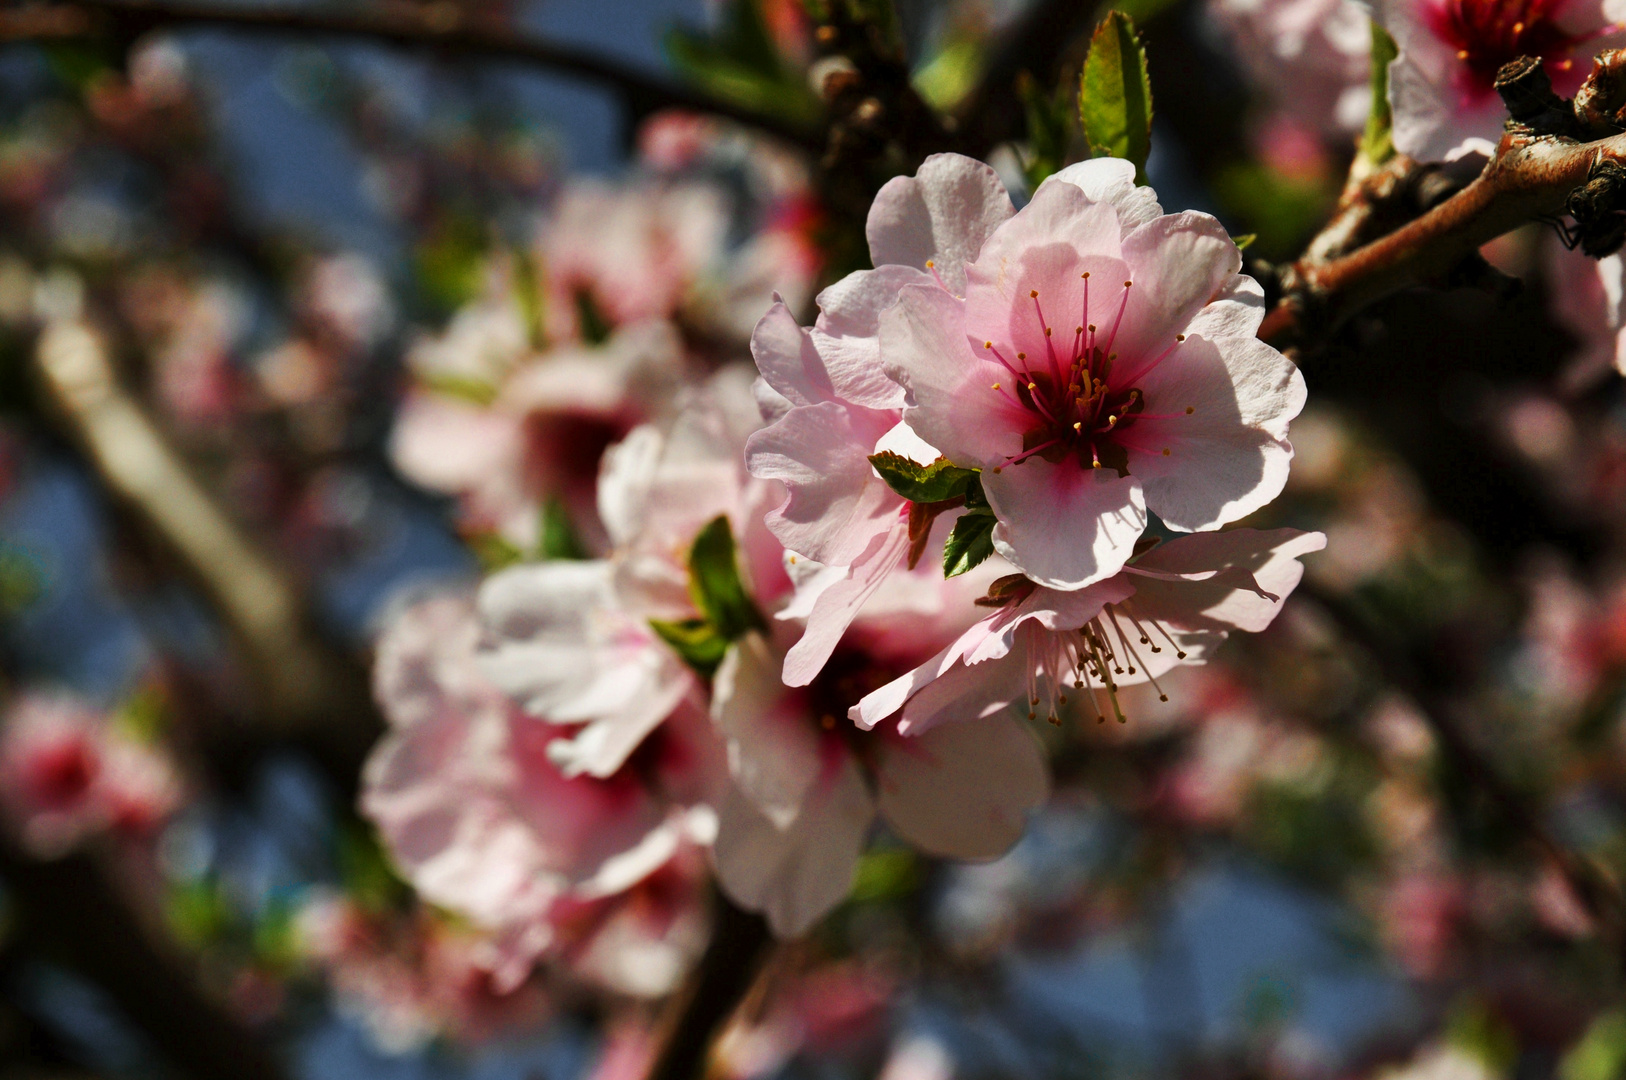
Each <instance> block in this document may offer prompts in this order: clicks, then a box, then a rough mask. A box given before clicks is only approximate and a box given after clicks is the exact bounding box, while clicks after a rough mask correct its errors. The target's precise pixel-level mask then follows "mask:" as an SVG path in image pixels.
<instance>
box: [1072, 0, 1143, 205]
mask: <svg viewBox="0 0 1626 1080" xmlns="http://www.w3.org/2000/svg"><path fill="white" fill-rule="evenodd" d="M1078 113H1079V117H1080V119H1082V120H1083V122H1084V136H1085V138H1087V139H1088V140H1089V143H1090V149H1091V150H1092V151H1093V152H1094V153H1095V155H1096V156H1097V157H1115V158H1124V159H1125V160H1127V161H1132V162H1134V164H1135V177H1136V179H1137V180H1138V181H1139V182H1140V183H1145V182H1146V179H1145V173H1146V155H1147V154H1148V153H1150V152H1151V149H1152V82H1151V79H1150V78H1149V77H1148V76H1147V73H1146V50H1145V49H1144V48H1143V47H1142V46H1141V43H1140V37H1139V35H1137V34H1136V33H1135V23H1134V21H1133V20H1131V19H1130V18H1129V16H1128V15H1125V14H1124V13H1123V12H1121V11H1111V12H1108V13H1107V17H1106V18H1105V19H1102V20H1101V25H1100V26H1097V27H1096V28H1095V36H1094V37H1092V38H1091V39H1090V55H1089V58H1088V59H1087V60H1085V62H1084V78H1083V80H1082V92H1081V93H1080V94H1079V100H1078Z"/></svg>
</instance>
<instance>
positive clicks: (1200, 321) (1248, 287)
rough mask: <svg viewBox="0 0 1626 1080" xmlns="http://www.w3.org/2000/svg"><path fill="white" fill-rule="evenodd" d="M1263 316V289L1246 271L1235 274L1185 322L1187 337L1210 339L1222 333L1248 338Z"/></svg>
mask: <svg viewBox="0 0 1626 1080" xmlns="http://www.w3.org/2000/svg"><path fill="white" fill-rule="evenodd" d="M1264 320H1265V290H1264V288H1263V287H1262V286H1260V284H1259V283H1258V282H1257V281H1255V280H1253V278H1251V277H1249V276H1248V275H1246V274H1235V275H1233V276H1232V278H1231V280H1230V281H1227V282H1226V283H1225V285H1224V287H1222V288H1221V289H1220V291H1219V293H1218V294H1216V295H1215V297H1214V299H1213V300H1211V301H1209V303H1208V306H1207V307H1205V308H1203V309H1202V310H1201V311H1199V312H1198V313H1197V315H1196V317H1195V318H1193V319H1192V320H1191V322H1189V323H1187V324H1186V330H1185V333H1186V336H1187V337H1202V338H1207V339H1208V340H1210V341H1214V340H1216V339H1218V338H1224V337H1243V338H1251V337H1253V336H1254V335H1255V334H1257V333H1258V332H1259V324H1260V323H1262V322H1264Z"/></svg>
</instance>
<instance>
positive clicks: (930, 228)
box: [864, 154, 1015, 292]
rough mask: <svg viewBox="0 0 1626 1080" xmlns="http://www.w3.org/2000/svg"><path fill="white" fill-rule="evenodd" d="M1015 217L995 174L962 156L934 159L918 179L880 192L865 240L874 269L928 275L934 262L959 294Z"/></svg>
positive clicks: (895, 182) (901, 179)
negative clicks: (969, 269) (895, 267)
mask: <svg viewBox="0 0 1626 1080" xmlns="http://www.w3.org/2000/svg"><path fill="white" fill-rule="evenodd" d="M1013 213H1015V208H1014V207H1013V206H1012V205H1011V197H1010V195H1009V194H1007V193H1006V191H1005V185H1004V184H1003V183H1001V182H1000V179H999V174H998V173H996V172H995V171H994V170H993V169H991V168H990V167H988V166H987V165H984V164H983V163H982V162H980V161H977V160H975V159H974V158H968V157H964V156H962V155H960V154H933V155H932V156H931V157H929V158H927V159H926V160H925V161H924V162H922V163H921V166H920V168H919V170H917V171H916V173H915V175H914V176H898V177H894V178H893V179H891V180H888V181H887V182H886V185H885V186H884V187H882V188H881V190H880V191H879V192H877V193H876V196H875V201H874V202H873V203H871V204H870V208H869V220H868V221H867V222H866V223H865V225H864V235H865V236H866V237H868V238H869V252H870V258H871V259H872V260H873V261H874V263H875V265H876V266H884V265H886V264H887V263H897V264H900V265H902V266H911V267H914V268H915V269H917V270H924V269H925V268H926V263H927V261H928V260H930V261H933V262H935V263H936V264H937V266H936V269H937V272H938V273H939V274H940V275H942V278H943V283H944V284H945V285H947V286H948V287H949V289H950V290H952V291H954V292H960V291H961V290H963V289H964V288H965V267H966V266H967V265H968V264H970V263H971V262H973V261H975V259H976V258H977V252H978V251H980V250H981V249H982V245H983V241H985V240H987V239H988V236H989V234H990V233H992V232H993V231H994V230H995V229H996V228H998V227H999V226H1000V224H1001V223H1003V222H1004V221H1005V220H1006V219H1007V218H1009V217H1010V216H1011V215H1012V214H1013Z"/></svg>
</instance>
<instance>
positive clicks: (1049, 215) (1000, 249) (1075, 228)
mask: <svg viewBox="0 0 1626 1080" xmlns="http://www.w3.org/2000/svg"><path fill="white" fill-rule="evenodd" d="M1121 233H1122V229H1121V228H1120V226H1119V224H1118V212H1117V210H1116V209H1115V208H1114V207H1113V206H1112V204H1111V203H1105V202H1094V201H1092V200H1091V199H1090V197H1089V196H1088V195H1086V194H1085V193H1084V189H1083V188H1080V187H1078V186H1077V185H1075V184H1069V183H1064V182H1055V183H1052V182H1049V181H1046V182H1045V183H1043V184H1040V185H1039V190H1038V191H1037V192H1036V193H1035V194H1034V196H1033V201H1032V202H1030V203H1028V204H1027V205H1026V206H1024V207H1022V209H1021V210H1020V211H1018V212H1017V215H1016V216H1015V217H1013V218H1011V219H1010V220H1009V221H1007V222H1005V224H1003V225H1001V226H1000V227H999V228H998V229H996V230H995V231H994V234H993V235H992V236H990V237H989V238H988V241H987V242H986V243H985V244H983V246H982V251H981V253H979V254H978V256H977V259H976V263H975V265H976V266H977V267H979V268H980V269H981V270H982V273H983V276H984V277H985V278H990V279H992V278H997V277H999V276H1000V275H1001V274H1004V273H1009V272H1010V271H1011V270H1012V269H1014V267H1015V264H1016V263H1017V262H1018V261H1019V260H1020V259H1021V258H1022V257H1023V256H1024V255H1025V254H1027V253H1028V252H1029V251H1031V250H1032V249H1034V248H1045V247H1050V246H1056V245H1059V246H1063V247H1068V248H1071V249H1072V250H1073V252H1074V253H1075V254H1077V255H1080V256H1083V255H1101V256H1105V257H1106V258H1110V259H1116V258H1119V257H1120V256H1121V254H1122V248H1121V245H1120V242H1119V241H1120V236H1121Z"/></svg>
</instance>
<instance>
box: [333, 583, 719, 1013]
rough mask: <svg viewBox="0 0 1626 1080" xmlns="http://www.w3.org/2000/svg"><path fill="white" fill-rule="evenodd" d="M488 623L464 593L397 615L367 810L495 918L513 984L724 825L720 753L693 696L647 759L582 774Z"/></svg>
mask: <svg viewBox="0 0 1626 1080" xmlns="http://www.w3.org/2000/svg"><path fill="white" fill-rule="evenodd" d="M479 637H480V624H479V622H478V620H477V618H476V616H475V611H474V605H473V602H472V600H471V599H470V598H469V597H466V596H463V595H459V594H443V595H437V596H432V597H429V598H427V599H425V600H421V601H419V602H417V603H415V604H412V605H410V606H407V607H404V608H402V609H400V610H399V611H398V612H397V613H396V615H395V616H394V618H393V619H392V620H391V622H390V624H389V626H388V627H387V629H386V630H385V632H384V634H383V635H382V637H381V638H380V640H379V644H378V651H377V661H376V665H375V669H374V679H375V689H376V692H377V695H378V699H379V704H380V706H381V707H382V708H383V710H384V713H385V715H386V717H387V718H388V719H389V721H390V724H391V732H390V734H389V735H388V736H386V738H385V739H384V740H383V741H382V742H381V743H380V744H379V745H378V747H377V748H376V749H375V750H374V751H373V754H372V756H371V758H370V759H369V760H368V763H367V766H366V769H365V770H364V772H363V775H362V784H363V790H362V795H361V809H362V812H363V813H364V814H366V815H367V817H369V818H370V819H371V820H372V821H373V822H374V823H375V824H376V825H377V826H378V828H379V831H380V834H381V836H382V838H383V841H384V843H385V845H386V848H387V849H388V851H389V852H390V854H391V856H392V857H393V859H394V861H395V863H396V865H397V866H398V867H399V868H400V869H401V871H402V873H403V874H404V875H405V876H406V877H407V879H408V880H410V881H411V882H412V884H413V886H414V887H415V888H416V889H417V891H418V894H419V895H420V896H422V897H423V898H424V899H426V900H429V901H431V902H433V903H435V904H438V905H440V906H442V907H444V908H446V909H448V910H451V911H455V912H457V913H458V914H459V915H461V916H462V917H464V918H465V919H468V920H470V922H471V923H472V924H473V925H474V926H475V927H477V928H479V929H480V930H481V931H482V933H483V934H484V935H485V937H484V944H483V945H482V953H481V955H482V957H483V959H482V960H481V963H482V964H483V965H484V967H485V969H486V970H487V971H488V972H489V975H490V979H491V984H492V986H493V987H494V988H495V989H496V991H497V992H499V993H502V992H506V991H508V990H510V989H512V988H513V987H515V986H517V985H518V984H519V983H520V982H521V981H523V980H524V978H525V976H526V975H527V974H528V973H529V971H530V970H531V966H532V964H533V962H534V961H535V960H536V959H537V958H538V957H540V956H543V955H545V954H557V953H559V952H561V951H562V950H564V949H566V948H567V947H570V948H575V949H579V948H580V947H581V943H580V942H579V941H575V940H574V939H579V938H580V937H581V934H580V932H579V931H577V930H575V929H574V928H575V927H576V926H577V925H578V924H582V923H583V915H584V913H585V912H586V911H588V910H590V909H597V908H606V909H607V910H604V911H601V912H599V913H598V914H596V915H595V916H594V917H593V918H592V919H591V920H588V921H589V922H591V923H595V924H596V923H601V922H604V921H605V920H606V919H610V920H613V918H614V914H615V910H616V909H618V908H620V907H621V906H623V901H624V898H625V894H627V893H628V892H629V890H633V889H635V888H637V887H639V886H640V885H641V883H643V882H645V881H646V880H647V879H649V878H650V877H651V875H654V874H657V873H659V872H661V871H662V869H663V868H664V867H666V866H667V865H668V864H669V863H670V862H671V861H672V860H673V859H674V858H679V857H680V855H681V851H682V849H683V848H684V847H685V846H686V845H691V844H693V843H694V842H695V841H697V840H700V841H705V840H709V839H710V833H711V831H712V828H713V822H714V817H713V815H712V814H711V812H710V810H709V809H707V808H706V806H705V802H706V800H707V799H708V793H709V791H710V789H711V787H712V785H713V784H714V780H713V779H712V778H713V777H718V776H720V775H721V774H720V768H721V757H720V754H719V752H718V749H717V746H716V741H715V739H714V738H713V737H712V735H711V732H710V730H709V725H708V724H707V722H706V718H705V715H704V713H703V712H700V711H698V710H691V711H690V712H689V713H688V714H687V720H685V719H684V718H683V717H678V718H675V719H673V720H672V722H670V723H669V724H668V725H666V727H665V728H663V734H662V738H661V739H660V740H659V741H658V743H655V742H652V743H649V744H648V745H646V747H645V748H644V753H643V754H642V756H641V758H640V760H639V763H638V768H637V769H632V768H628V769H625V770H622V771H620V772H618V773H615V774H613V775H610V776H607V777H605V778H602V779H600V778H594V777H587V776H579V777H567V776H566V775H564V774H563V773H562V772H561V771H560V770H559V769H558V767H557V766H556V765H555V764H554V763H553V761H552V760H551V759H550V757H549V748H550V746H551V744H552V743H553V742H555V741H556V740H557V739H559V738H560V731H559V728H557V727H556V726H554V725H551V724H547V723H543V722H542V721H540V720H537V719H535V718H534V717H531V716H527V715H525V714H524V713H523V712H521V711H520V710H519V709H518V708H517V707H516V706H515V705H514V704H513V702H512V701H511V700H510V699H509V698H508V697H507V696H506V695H504V694H503V693H502V692H501V691H500V690H498V689H497V688H496V687H495V686H493V685H492V684H491V683H490V682H489V681H488V680H487V679H486V677H485V675H484V674H483V672H482V671H481V670H480V665H479V661H478V659H477V655H476V647H477V645H478V642H479ZM691 937H692V934H691ZM685 948H686V947H685ZM677 966H678V967H679V968H681V967H684V966H686V963H684V964H678V965H677ZM666 967H667V968H670V967H672V963H668V964H667V965H666ZM651 970H653V969H651ZM667 988H669V987H665V986H660V987H655V988H654V989H653V992H654V993H662V992H664V990H665V989H667Z"/></svg>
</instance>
